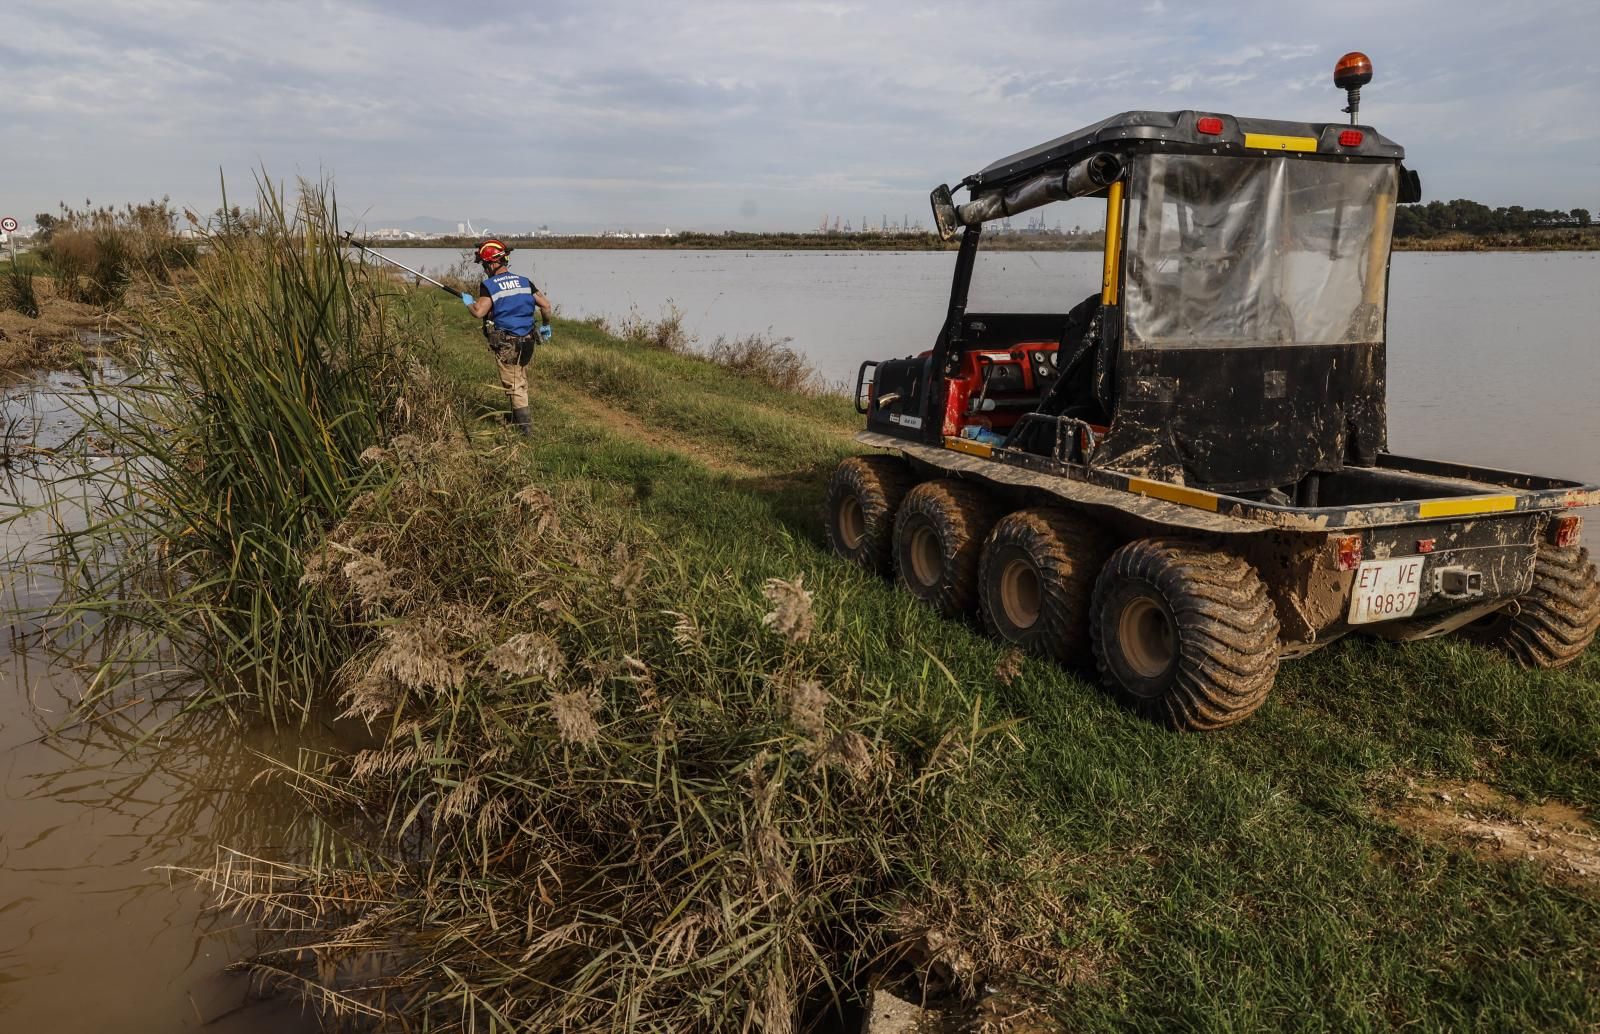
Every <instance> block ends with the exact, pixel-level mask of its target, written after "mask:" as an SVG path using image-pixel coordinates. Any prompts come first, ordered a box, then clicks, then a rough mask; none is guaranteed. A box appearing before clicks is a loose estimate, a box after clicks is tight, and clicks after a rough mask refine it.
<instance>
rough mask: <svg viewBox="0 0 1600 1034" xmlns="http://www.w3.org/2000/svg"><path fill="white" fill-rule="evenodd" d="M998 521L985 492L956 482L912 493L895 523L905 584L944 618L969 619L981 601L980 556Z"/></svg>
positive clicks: (896, 557)
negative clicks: (979, 584)
mask: <svg viewBox="0 0 1600 1034" xmlns="http://www.w3.org/2000/svg"><path fill="white" fill-rule="evenodd" d="M996 516H998V514H997V513H996V512H995V508H994V505H993V504H992V503H991V502H989V500H988V499H986V498H985V497H984V495H983V493H982V492H980V491H979V490H978V489H976V488H974V487H973V486H971V485H968V484H965V483H963V482H960V481H956V480H954V479H951V478H943V479H941V480H938V481H924V482H923V483H922V484H920V485H918V486H917V487H916V488H913V489H912V490H911V491H910V492H907V493H906V497H905V500H904V501H903V502H901V504H900V513H899V514H898V515H897V516H896V517H895V521H894V566H895V571H896V572H897V574H898V576H899V580H900V584H901V585H903V586H905V588H906V590H907V591H909V592H910V593H911V595H913V596H915V597H917V598H918V599H919V600H922V601H923V602H924V603H926V604H928V605H929V606H931V607H933V609H934V610H936V611H938V612H939V613H940V614H942V615H944V616H945V617H960V616H962V615H964V614H970V613H971V612H972V609H973V607H974V606H976V604H977V597H978V555H979V553H980V552H981V551H982V549H983V539H984V536H986V535H987V534H988V533H989V528H990V526H991V525H992V524H993V523H994V519H995V517H996Z"/></svg>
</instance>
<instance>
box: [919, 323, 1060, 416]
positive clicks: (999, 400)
mask: <svg viewBox="0 0 1600 1034" xmlns="http://www.w3.org/2000/svg"><path fill="white" fill-rule="evenodd" d="M1056 348H1057V345H1056V342H1054V341H1024V342H1021V343H1019V344H1016V345H1012V346H1011V347H1010V348H1008V349H1003V350H1001V349H990V350H986V351H971V352H966V353H964V354H963V355H962V356H961V371H960V373H959V374H957V375H956V376H955V377H952V378H950V381H949V391H948V392H947V394H946V395H945V405H944V432H943V433H944V434H946V435H959V434H960V433H961V429H962V428H963V427H967V426H969V425H974V424H976V425H977V426H979V427H983V428H988V429H990V430H994V431H1000V432H1004V431H1009V430H1010V429H1011V427H1012V426H1013V425H1014V424H1016V422H1017V421H1018V420H1019V419H1020V418H1021V417H1022V415H1023V414H1024V413H1030V412H1032V411H1033V410H1034V409H1036V408H1038V405H1039V402H1040V400H1041V399H1042V398H1043V397H1044V394H1045V392H1047V391H1049V390H1050V386H1051V385H1052V384H1054V383H1055V379H1056V365H1055V360H1056Z"/></svg>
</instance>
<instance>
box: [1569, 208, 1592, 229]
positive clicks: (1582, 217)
mask: <svg viewBox="0 0 1600 1034" xmlns="http://www.w3.org/2000/svg"><path fill="white" fill-rule="evenodd" d="M1569 214H1570V215H1571V216H1572V221H1573V222H1575V223H1577V224H1578V225H1579V226H1588V225H1589V210H1588V209H1587V208H1574V209H1573V210H1572V211H1571V212H1570V213H1569Z"/></svg>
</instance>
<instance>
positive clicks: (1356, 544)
mask: <svg viewBox="0 0 1600 1034" xmlns="http://www.w3.org/2000/svg"><path fill="white" fill-rule="evenodd" d="M1333 548H1334V551H1335V552H1336V553H1337V554H1338V556H1339V570H1341V571H1354V570H1355V569H1356V568H1358V567H1360V566H1361V536H1360V535H1341V536H1339V537H1338V538H1336V539H1334V540H1333Z"/></svg>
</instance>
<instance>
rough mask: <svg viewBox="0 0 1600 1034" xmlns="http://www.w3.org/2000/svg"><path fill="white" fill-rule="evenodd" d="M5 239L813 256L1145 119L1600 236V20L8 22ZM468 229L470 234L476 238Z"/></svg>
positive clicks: (1571, 11) (1038, 3)
mask: <svg viewBox="0 0 1600 1034" xmlns="http://www.w3.org/2000/svg"><path fill="white" fill-rule="evenodd" d="M5 21H6V31H5V32H4V33H3V34H0V91H3V93H4V96H5V97H6V103H5V105H4V106H3V108H0V134H3V136H0V139H3V140H4V141H5V146H6V155H5V165H4V169H5V173H4V177H3V179H0V214H5V215H11V216H14V217H16V218H18V219H19V220H20V221H22V222H24V223H28V222H31V221H32V219H33V216H34V214H35V213H36V212H41V211H53V210H54V209H55V207H56V204H57V202H58V201H66V202H68V203H69V204H80V203H82V202H83V201H84V200H85V199H91V200H93V201H94V202H96V203H121V202H124V201H134V200H143V199H146V198H150V197H160V196H162V195H170V196H171V197H172V199H173V201H174V202H175V203H177V204H179V205H183V206H188V207H192V208H195V209H196V210H199V211H209V210H211V209H213V208H215V207H216V206H217V204H218V202H219V188H218V185H217V177H218V172H219V170H220V171H222V172H223V173H225V174H226V176H227V177H228V182H229V191H230V197H231V199H233V200H236V201H237V200H245V199H247V198H248V196H249V195H250V193H251V188H252V185H253V176H255V175H256V174H257V171H258V170H259V169H260V168H262V167H264V168H265V169H266V170H267V171H268V173H269V174H270V175H271V176H273V177H274V178H276V179H280V180H286V179H292V178H293V177H295V176H299V175H305V176H310V177H318V176H322V175H330V176H332V177H333V179H334V180H335V183H336V185H337V188H338V192H339V200H340V204H341V208H342V210H343V211H344V213H346V216H347V221H348V222H350V223H352V224H354V223H360V224H364V225H367V226H404V225H406V223H407V222H408V221H411V220H413V219H416V218H418V217H432V218H437V219H443V220H447V221H448V222H449V223H454V222H456V221H459V220H462V219H464V218H466V214H467V213H480V214H486V215H487V216H488V217H490V222H491V225H494V224H495V223H500V224H503V225H507V226H515V227H523V226H537V225H540V224H548V225H550V226H551V227H552V229H560V230H580V229H599V228H602V227H607V226H611V227H619V228H620V227H623V226H632V227H637V228H641V229H656V228H661V227H672V228H673V229H688V230H710V231H717V230H723V229H733V230H796V231H798V230H809V229H815V228H816V227H817V225H818V221H819V219H820V217H821V216H822V215H823V213H830V214H831V213H839V214H843V213H850V215H849V218H851V219H852V220H855V219H857V218H858V217H859V216H860V215H863V214H864V215H867V216H868V217H869V218H870V219H873V220H876V219H878V218H879V214H880V213H887V214H888V215H889V216H890V218H891V219H893V218H894V217H896V216H899V215H902V214H904V213H907V212H909V213H911V215H912V217H913V218H921V219H924V220H926V218H927V194H928V191H929V190H930V189H931V188H932V187H933V186H935V185H937V184H938V183H940V182H952V183H953V182H955V181H957V180H958V179H959V178H960V177H961V176H963V175H965V174H967V173H970V172H972V171H974V170H975V169H978V168H980V167H982V166H983V165H985V164H987V163H988V162H989V161H991V160H993V159H994V158H996V157H999V156H1000V155H1003V154H1006V153H1010V152H1012V151H1016V150H1019V149H1022V148H1026V147H1029V146H1031V145H1033V144H1035V143H1038V142H1039V141H1041V140H1044V139H1047V138H1049V137H1052V136H1055V135H1059V134H1061V133H1064V132H1067V131H1069V130H1071V129H1074V128H1077V127H1079V126H1082V125H1085V124H1088V123H1090V122H1093V121H1096V120H1098V119H1100V118H1103V117H1105V116H1107V115H1110V114H1113V113H1115V112H1117V111H1121V110H1126V109H1131V108H1152V109H1176V108H1191V107H1192V108H1197V109H1200V110H1209V111H1224V112H1233V113H1241V114H1250V115H1258V116H1266V117H1281V118H1290V119H1305V120H1318V121H1324V120H1325V121H1337V120H1339V119H1341V118H1342V116H1341V115H1340V113H1339V109H1340V107H1341V106H1342V105H1343V101H1344V98H1343V96H1342V95H1341V94H1339V93H1338V92H1337V91H1335V90H1334V88H1333V86H1332V83H1331V72H1332V67H1333V63H1334V61H1335V60H1336V59H1337V58H1338V56H1339V55H1340V54H1341V53H1343V52H1344V51H1346V50H1350V49H1361V50H1364V51H1366V52H1367V53H1368V54H1370V55H1371V56H1372V59H1373V62H1374V64H1375V66H1376V76H1375V78H1374V80H1373V82H1372V84H1371V85H1370V86H1368V87H1367V88H1366V90H1365V91H1364V93H1363V98H1362V119H1363V122H1366V123H1368V124H1371V125H1373V126H1375V127H1377V128H1378V129H1379V130H1380V131H1382V132H1383V133H1385V134H1386V135H1388V136H1390V137H1392V138H1394V139H1396V140H1398V141H1400V142H1401V143H1402V144H1404V145H1405V146H1406V148H1407V151H1408V153H1409V159H1408V162H1409V164H1410V165H1411V166H1412V167H1414V168H1416V169H1417V170H1419V171H1420V172H1421V174H1422V178H1423V188H1424V194H1425V197H1427V198H1428V199H1450V198H1455V197H1466V198H1473V199H1475V200H1478V201H1482V202H1484V203H1486V204H1489V205H1491V206H1497V205H1511V204H1517V205H1525V206H1529V207H1554V208H1561V209H1568V208H1572V207H1575V206H1582V207H1586V208H1590V209H1600V176H1597V175H1596V173H1597V172H1600V127H1597V125H1596V123H1595V121H1594V119H1593V118H1592V112H1593V111H1594V110H1596V108H1597V107H1600V61H1597V60H1596V58H1595V55H1594V49H1593V48H1594V41H1595V40H1596V39H1597V38H1600V5H1595V4H1592V3H1567V2H1532V3H1522V4H1510V5H1507V4H1491V3H1487V2H1482V0H1472V2H1463V3H1450V4H1445V3H1404V2H1383V3H1379V2H1377V0H1348V2H1345V3H1341V4H1337V5H1318V6H1317V7H1315V8H1305V7H1303V6H1302V5H1288V4H1280V3H1257V2H1244V3H1232V4H1227V5H1215V6H1212V5H1206V4H1177V3H1169V2H1165V0H1149V2H1146V3H1143V4H1142V5H1134V6H1122V7H1110V8H1108V7H1106V6H1104V5H1091V4H1086V3H1076V4H1075V3H1067V4H1061V3H1050V2H1046V0H1028V2H1000V3H995V4H991V5H984V6H982V7H977V6H973V5H970V4H962V5H948V6H947V5H942V4H939V3H931V2H930V3H918V4H907V3H899V2H886V3H876V4H856V3H848V2H827V0H816V2H799V3H787V2H781V3H780V2H775V3H764V4H746V3H734V2H732V0H692V2H688V3H681V4H673V5H653V4H644V3H640V2H637V0H584V2H578V0H552V2H551V3H548V4H544V5H540V6H539V8H537V9H534V8H532V7H516V6H512V7H496V8H493V9H492V10H488V9H486V10H482V11H479V10H473V11H469V12H466V13H457V12H455V11H444V9H441V8H440V7H438V5H436V4H431V3H423V2H422V0H384V2H379V0H352V2H347V3H343V4H337V5H329V4H326V3H321V2H312V0H280V2H276V3H272V4H264V5H263V4H254V5H245V4H233V3H221V4H217V3H199V2H196V0H107V2H103V3H100V4H97V5H95V7H94V11H93V17H85V16H84V12H83V9H82V8H81V7H80V6H78V5H70V6H69V5H66V4H52V3H40V4H26V5H13V7H12V8H11V9H9V10H8V11H7V15H6V19H5ZM472 218H473V219H474V220H475V221H476V220H477V219H478V218H479V215H473V216H472Z"/></svg>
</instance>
